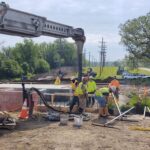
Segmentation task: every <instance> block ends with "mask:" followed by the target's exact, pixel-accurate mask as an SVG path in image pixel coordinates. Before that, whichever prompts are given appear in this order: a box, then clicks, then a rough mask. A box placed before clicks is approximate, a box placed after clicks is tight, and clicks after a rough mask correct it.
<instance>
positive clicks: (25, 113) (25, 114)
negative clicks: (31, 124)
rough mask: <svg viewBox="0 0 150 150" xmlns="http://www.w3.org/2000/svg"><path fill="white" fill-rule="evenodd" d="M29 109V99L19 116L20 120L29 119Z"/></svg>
mask: <svg viewBox="0 0 150 150" xmlns="http://www.w3.org/2000/svg"><path fill="white" fill-rule="evenodd" d="M28 116H29V115H28V108H27V99H25V101H24V103H23V106H22V109H21V112H20V114H19V118H20V119H27V118H28Z"/></svg>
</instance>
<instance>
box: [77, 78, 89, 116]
mask: <svg viewBox="0 0 150 150" xmlns="http://www.w3.org/2000/svg"><path fill="white" fill-rule="evenodd" d="M77 94H78V97H79V113H80V114H82V113H83V112H84V111H85V107H86V100H87V97H88V95H87V77H82V81H81V82H80V83H79V86H78V87H77Z"/></svg>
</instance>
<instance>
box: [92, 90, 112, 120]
mask: <svg viewBox="0 0 150 150" xmlns="http://www.w3.org/2000/svg"><path fill="white" fill-rule="evenodd" d="M108 98H109V88H107V87H103V88H100V89H98V90H96V92H95V99H96V100H97V101H98V103H99V106H100V107H99V118H100V117H106V116H108V115H109V112H108V106H107V104H108Z"/></svg>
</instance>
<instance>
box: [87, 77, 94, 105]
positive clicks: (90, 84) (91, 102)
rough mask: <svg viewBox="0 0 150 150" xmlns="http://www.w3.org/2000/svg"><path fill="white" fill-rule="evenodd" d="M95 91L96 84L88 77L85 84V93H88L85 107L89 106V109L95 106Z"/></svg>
mask: <svg viewBox="0 0 150 150" xmlns="http://www.w3.org/2000/svg"><path fill="white" fill-rule="evenodd" d="M95 91H96V82H95V81H94V80H93V77H92V76H90V77H89V80H88V82H87V92H88V100H87V107H89V106H90V105H91V107H92V106H93V105H94V104H95V98H94V93H95Z"/></svg>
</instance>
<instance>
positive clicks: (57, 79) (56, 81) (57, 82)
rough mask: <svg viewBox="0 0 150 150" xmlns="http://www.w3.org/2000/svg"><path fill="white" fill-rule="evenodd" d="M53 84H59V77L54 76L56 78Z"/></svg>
mask: <svg viewBox="0 0 150 150" xmlns="http://www.w3.org/2000/svg"><path fill="white" fill-rule="evenodd" d="M54 84H55V85H60V84H61V80H60V78H59V77H57V78H56V80H55V83H54Z"/></svg>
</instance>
